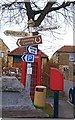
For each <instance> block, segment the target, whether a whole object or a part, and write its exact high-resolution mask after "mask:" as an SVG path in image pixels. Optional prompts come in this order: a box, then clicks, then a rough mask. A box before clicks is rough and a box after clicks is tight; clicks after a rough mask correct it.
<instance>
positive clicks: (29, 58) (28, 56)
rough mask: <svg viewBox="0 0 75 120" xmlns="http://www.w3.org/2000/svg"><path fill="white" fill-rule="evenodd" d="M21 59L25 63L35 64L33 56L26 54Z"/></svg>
mask: <svg viewBox="0 0 75 120" xmlns="http://www.w3.org/2000/svg"><path fill="white" fill-rule="evenodd" d="M21 58H22V61H24V62H30V63H33V62H34V55H32V54H24V55H23V56H22V57H21Z"/></svg>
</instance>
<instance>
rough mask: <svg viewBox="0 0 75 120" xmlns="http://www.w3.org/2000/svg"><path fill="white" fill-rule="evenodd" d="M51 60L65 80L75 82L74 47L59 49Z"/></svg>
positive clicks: (68, 46) (67, 46)
mask: <svg viewBox="0 0 75 120" xmlns="http://www.w3.org/2000/svg"><path fill="white" fill-rule="evenodd" d="M52 60H53V63H57V64H58V66H59V69H60V70H61V71H62V72H63V75H64V78H65V79H67V80H73V81H75V46H70V45H66V46H63V47H61V48H60V49H58V50H57V51H56V52H55V53H54V54H53V56H52Z"/></svg>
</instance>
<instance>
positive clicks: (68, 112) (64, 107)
mask: <svg viewBox="0 0 75 120" xmlns="http://www.w3.org/2000/svg"><path fill="white" fill-rule="evenodd" d="M46 102H47V103H49V104H51V105H52V106H53V108H54V100H53V99H51V98H47V99H46ZM74 111H75V108H74V105H73V104H71V103H70V102H69V101H68V100H59V105H58V118H60V119H74V114H75V113H74Z"/></svg>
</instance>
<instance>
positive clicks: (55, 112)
mask: <svg viewBox="0 0 75 120" xmlns="http://www.w3.org/2000/svg"><path fill="white" fill-rule="evenodd" d="M58 104H59V91H54V118H58Z"/></svg>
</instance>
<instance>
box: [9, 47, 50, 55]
mask: <svg viewBox="0 0 75 120" xmlns="http://www.w3.org/2000/svg"><path fill="white" fill-rule="evenodd" d="M25 53H26V48H25V47H24V46H23V47H18V48H16V49H14V50H13V51H11V52H9V53H8V55H9V56H15V55H17V56H22V55H23V54H25ZM39 54H41V57H48V55H46V54H45V53H44V52H42V51H41V50H39Z"/></svg>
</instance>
